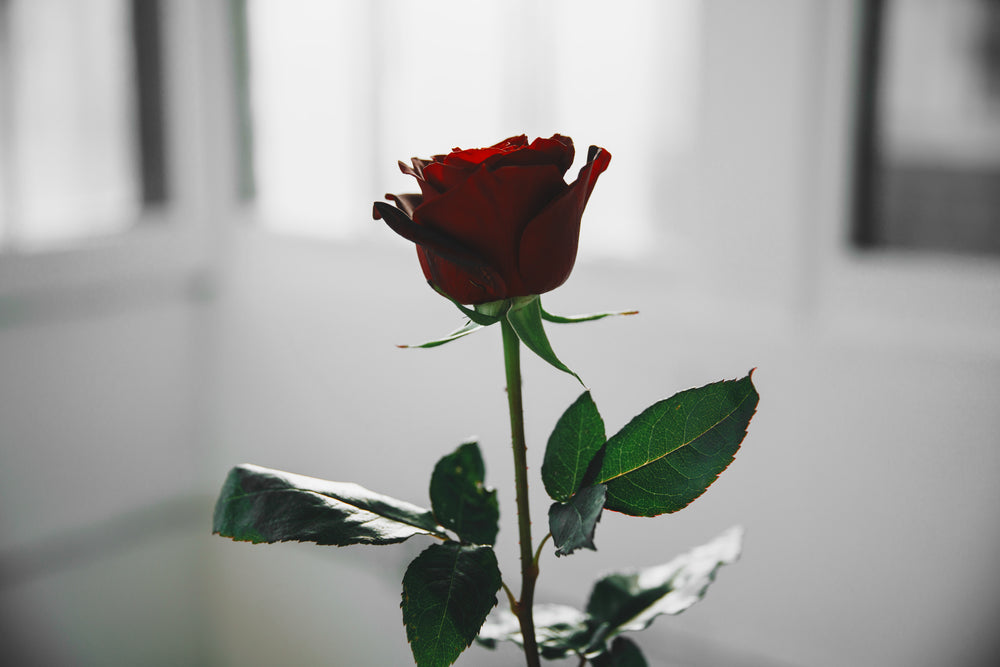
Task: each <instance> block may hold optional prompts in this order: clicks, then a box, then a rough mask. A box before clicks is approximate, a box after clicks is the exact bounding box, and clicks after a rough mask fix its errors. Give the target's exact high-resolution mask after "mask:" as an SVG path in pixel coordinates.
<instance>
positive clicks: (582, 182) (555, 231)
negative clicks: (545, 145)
mask: <svg viewBox="0 0 1000 667" xmlns="http://www.w3.org/2000/svg"><path fill="white" fill-rule="evenodd" d="M587 158H588V161H587V164H586V165H584V166H583V168H582V169H580V174H579V176H577V179H576V181H574V182H573V183H572V184H571V185H570V186H569V188H568V189H567V190H566V192H564V193H563V194H562V196H561V197H559V198H558V199H556V200H555V201H553V202H552V203H551V204H549V206H547V207H546V208H545V210H544V211H542V212H541V213H540V214H539V215H538V216H537V217H535V219H534V220H532V221H531V223H530V224H529V225H528V226H527V227H526V228H525V230H524V234H522V235H521V242H520V246H519V253H518V262H519V264H518V270H519V273H520V276H521V280H522V281H523V284H524V286H525V287H526V288H527V289H528V290H529V294H542V293H544V292H548V291H550V290H553V289H555V288H556V287H559V286H560V285H562V284H563V283H564V282H566V279H567V278H569V274H570V273H571V272H572V271H573V264H574V263H575V262H576V250H577V244H578V243H579V240H580V218H581V217H582V216H583V209H584V208H585V207H586V206H587V200H588V199H589V198H590V193H591V192H593V190H594V186H595V185H596V184H597V177H598V176H600V175H601V173H603V172H604V170H605V169H607V168H608V163H609V162H610V161H611V154H610V153H608V152H607V151H606V150H604V149H603V148H598V147H597V146H591V147H590V151H589V152H588V156H587Z"/></svg>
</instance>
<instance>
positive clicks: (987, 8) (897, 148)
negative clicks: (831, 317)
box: [854, 0, 1000, 255]
mask: <svg viewBox="0 0 1000 667" xmlns="http://www.w3.org/2000/svg"><path fill="white" fill-rule="evenodd" d="M866 8H867V13H866V19H867V25H866V34H865V35H864V38H863V47H862V48H863V49H864V54H863V68H864V69H863V71H862V79H861V85H862V90H863V96H862V105H861V117H860V119H859V120H860V122H859V126H858V127H859V131H860V134H859V143H858V150H857V158H858V161H857V172H856V175H857V179H856V184H855V192H856V202H855V207H856V210H855V228H854V238H855V241H856V243H857V244H858V245H860V246H861V247H876V248H899V249H907V250H921V251H947V252H956V253H977V254H991V255H1000V3H997V2H995V1H994V0H878V1H877V2H875V1H873V2H870V3H867V4H866Z"/></svg>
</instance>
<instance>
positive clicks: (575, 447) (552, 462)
mask: <svg viewBox="0 0 1000 667" xmlns="http://www.w3.org/2000/svg"><path fill="white" fill-rule="evenodd" d="M605 440H607V437H606V436H605V435H604V420H603V419H601V413H600V412H598V411H597V405H596V404H595V403H594V399H593V398H592V397H591V396H590V392H589V391H585V392H583V393H582V394H580V397H579V398H577V399H576V400H575V401H574V402H573V404H572V405H570V406H569V407H568V408H566V411H565V412H564V413H563V414H562V416H561V417H559V421H557V422H556V427H555V429H553V431H552V435H551V436H549V442H548V444H547V445H546V447H545V458H544V460H543V461H542V483H543V484H544V485H545V490H546V491H547V492H548V494H549V497H550V498H552V500H557V501H559V502H566V501H567V500H569V499H570V497H571V496H572V495H573V494H574V493H576V492H577V491H578V490H579V489H580V486H581V483H582V481H583V478H584V474H585V473H586V472H587V466H588V465H589V464H590V462H591V460H592V459H593V458H594V455H595V454H597V452H598V451H600V449H601V447H602V446H603V445H604V442H605Z"/></svg>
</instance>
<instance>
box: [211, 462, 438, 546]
mask: <svg viewBox="0 0 1000 667" xmlns="http://www.w3.org/2000/svg"><path fill="white" fill-rule="evenodd" d="M212 531H213V532H215V533H219V534H220V535H222V536H224V537H231V538H233V539H234V540H238V541H241V542H254V543H259V542H287V541H290V540H294V541H299V542H315V543H317V544H324V545H326V544H332V545H337V546H345V545H348V544H393V543H395V542H402V541H403V540H405V539H407V538H409V537H413V536H414V535H434V536H437V537H440V538H442V539H447V533H445V530H444V528H443V527H442V526H439V525H438V523H437V522H436V521H435V520H434V516H433V514H431V512H430V511H429V510H426V509H423V508H421V507H417V506H416V505H411V504H410V503H407V502H404V501H402V500H396V499H395V498H390V497H388V496H383V495H381V494H378V493H375V492H374V491H369V490H368V489H366V488H364V487H362V486H358V485H357V484H351V483H347V482H330V481H327V480H323V479H316V478H314V477H306V476H304V475H295V474H293V473H288V472H282V471H280V470H272V469H270V468H262V467H260V466H255V465H248V464H245V465H240V466H236V467H235V468H233V469H232V470H230V471H229V475H228V476H227V477H226V481H225V483H224V484H223V487H222V491H221V493H220V494H219V499H218V501H217V502H216V505H215V515H214V518H213V523H212Z"/></svg>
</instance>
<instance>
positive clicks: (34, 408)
mask: <svg viewBox="0 0 1000 667" xmlns="http://www.w3.org/2000/svg"><path fill="white" fill-rule="evenodd" d="M554 132H560V133H563V134H567V135H570V136H572V137H573V138H574V139H575V140H576V143H577V148H578V153H580V154H583V155H585V152H586V151H585V149H586V147H587V145H588V144H598V145H601V146H604V147H606V148H607V149H609V150H610V152H611V153H612V154H613V156H614V157H613V160H612V163H611V167H610V168H609V170H608V171H607V173H605V174H604V175H603V176H602V177H601V180H600V183H599V185H598V187H597V188H596V190H595V192H594V195H593V197H592V199H591V202H590V204H589V206H588V210H587V213H586V215H585V216H584V225H583V232H582V239H581V251H580V257H579V261H578V263H577V268H576V270H575V272H574V275H573V276H572V277H571V279H570V280H569V282H568V283H567V284H566V285H565V286H563V287H562V288H560V289H559V290H557V291H556V292H553V293H552V294H550V295H547V296H546V297H545V303H546V307H547V309H549V310H550V311H552V312H558V313H567V314H569V313H579V312H588V311H595V310H605V309H628V308H638V309H639V310H641V311H642V312H641V315H640V316H639V317H635V318H627V319H622V320H612V321H607V320H605V321H601V322H597V323H592V324H588V325H579V326H576V327H565V328H559V327H555V326H553V327H551V328H550V337H551V339H552V341H553V344H554V346H555V348H556V349H557V350H558V352H559V355H560V356H561V357H562V358H563V359H564V360H566V361H567V362H568V363H569V364H570V365H571V366H572V367H574V368H575V369H576V370H577V371H578V372H579V373H580V374H581V375H582V376H583V378H584V379H585V380H586V381H587V384H588V385H589V386H590V388H591V389H592V391H593V394H594V397H595V399H596V400H597V403H598V405H599V406H600V408H601V411H602V413H603V415H604V418H605V421H606V423H607V425H608V429H609V431H610V432H614V431H615V430H617V429H618V428H620V427H621V426H622V425H623V424H624V423H625V422H627V421H628V420H629V419H630V418H631V417H632V416H633V415H634V414H636V413H637V412H639V411H640V410H641V409H642V408H644V407H645V406H647V405H649V404H651V403H653V402H655V401H656V400H659V399H660V398H664V397H666V396H669V395H671V394H673V393H675V392H676V391H679V390H681V389H685V388H688V387H693V386H700V385H703V384H706V383H708V382H710V381H714V380H717V379H723V378H736V377H741V376H742V375H743V374H745V373H746V372H747V370H748V369H750V368H752V367H756V368H757V371H756V373H755V375H754V380H755V382H756V384H757V386H758V389H759V391H760V394H761V401H760V406H759V409H758V413H757V416H756V417H755V418H754V421H753V423H752V424H751V428H750V435H749V436H748V438H747V440H746V441H745V443H744V446H743V449H742V450H741V452H740V453H739V454H738V456H737V459H736V461H735V462H734V464H733V465H732V466H731V467H730V468H729V470H728V471H727V472H726V474H725V475H723V476H722V477H721V478H720V480H719V481H718V482H717V483H716V484H715V485H714V486H713V487H712V488H711V489H710V490H709V491H708V492H707V493H706V494H705V496H703V497H702V498H700V499H699V500H697V501H696V502H695V503H694V504H693V505H691V506H690V507H689V508H687V509H686V510H685V511H683V512H680V513H678V514H675V515H669V516H663V517H659V518H656V519H634V518H629V517H624V516H621V515H616V514H611V513H608V514H606V515H605V516H604V518H603V520H602V522H601V524H600V525H599V527H598V531H597V545H598V548H599V551H597V552H596V553H593V552H584V553H578V554H574V555H573V556H572V557H570V558H564V559H559V560H558V561H557V560H556V559H555V558H554V557H553V556H552V555H551V551H550V552H549V553H548V554H547V555H545V556H543V558H542V561H541V569H542V576H541V578H540V580H539V593H538V598H539V600H540V601H544V602H556V603H563V604H571V605H577V606H582V605H583V604H584V603H585V601H586V596H587V594H588V592H589V590H590V585H591V582H592V581H593V580H594V579H595V578H597V577H598V576H600V575H601V574H604V573H606V572H608V571H612V570H621V569H627V568H629V567H632V566H646V565H654V564H659V563H663V562H666V561H667V560H669V559H671V558H672V557H673V556H675V555H676V554H678V553H681V552H683V551H686V550H687V549H689V548H691V547H693V546H695V545H698V544H701V543H703V542H706V541H708V540H709V539H711V538H712V537H714V536H715V535H716V534H718V533H720V532H721V531H723V530H724V529H726V528H728V527H729V526H731V525H734V524H742V525H743V526H745V528H746V531H747V533H746V544H745V549H744V556H743V558H742V560H741V561H740V562H739V563H738V564H736V565H734V566H732V567H729V568H726V569H724V570H723V571H722V572H721V573H720V575H719V578H718V581H717V582H716V584H715V585H714V586H713V588H712V589H711V590H710V591H709V594H708V596H707V597H706V599H705V600H704V601H703V602H702V603H700V604H699V605H697V606H696V607H694V608H692V609H691V610H689V611H688V612H686V613H684V614H682V615H680V616H677V617H661V618H660V619H658V620H657V621H656V622H655V624H654V625H653V626H652V627H651V628H650V629H649V630H647V631H646V632H644V633H642V634H641V635H637V636H636V639H637V641H638V643H639V644H640V646H641V647H642V649H643V651H644V652H645V654H646V656H647V658H648V660H649V661H650V664H651V665H670V666H679V667H680V666H683V667H709V666H723V667H726V666H732V667H793V666H795V667H841V666H843V665H872V666H884V667H914V666H927V667H932V666H933V667H937V666H940V665H949V666H969V667H974V666H979V665H982V666H984V667H985V666H987V665H991V666H992V665H994V664H997V662H998V660H1000V640H998V639H997V634H996V627H997V624H998V622H1000V584H998V582H997V578H996V563H997V562H998V558H1000V522H998V517H997V515H998V510H1000V484H998V477H1000V407H998V406H1000V3H998V2H996V1H995V0H871V1H868V2H854V1H841V0H752V1H750V2H747V1H746V0H701V1H697V0H669V1H666V2H665V1H663V0H618V1H617V2H614V3H611V2H596V1H592V0H586V1H581V0H547V1H546V2H535V1H533V0H506V1H505V2H493V1H491V2H464V1H458V0H448V1H441V0H428V1H425V2H420V3H416V2H405V1H404V0H364V1H362V0H336V1H335V0H326V1H322V0H285V1H283V2H276V1H268V0H234V1H232V2H230V1H226V0H211V1H209V0H201V1H199V0H169V1H164V0H160V1H156V0H0V647H2V648H0V655H2V656H3V661H4V662H5V663H6V664H12V665H181V664H184V665H237V664H239V665H276V664H281V665H319V664H328V665H337V666H352V665H404V664H410V663H411V659H410V654H409V649H408V647H407V646H406V642H405V635H404V632H403V628H402V624H401V619H400V612H399V609H398V604H399V581H400V579H401V577H402V572H403V569H404V568H405V566H406V563H407V562H408V561H409V560H410V559H411V558H413V556H415V555H416V553H418V552H419V551H420V550H422V549H423V548H424V547H425V546H426V542H424V541H421V540H420V539H417V538H415V539H413V540H411V541H409V542H407V543H405V544H402V545H398V546H395V547H384V548H366V547H349V548H343V549H336V548H319V547H315V546H310V545H298V544H295V545H290V544H285V545H273V546H270V545H268V546H250V545H246V544H236V543H233V542H231V541H229V540H225V539H221V538H219V537H213V536H211V535H210V526H211V512H212V507H213V504H214V498H215V494H216V493H217V491H218V489H219V487H220V485H221V483H222V480H223V478H224V476H225V474H226V472H227V470H228V469H229V467H231V466H232V465H234V464H236V463H240V462H254V463H258V464H260V465H265V466H270V467H276V468H282V469H286V470H290V471H294V472H300V473H304V474H308V475H312V476H317V477H324V478H329V479H336V480H346V481H355V482H358V483H360V484H362V485H365V486H368V487H369V488H372V489H375V490H378V491H381V492H383V493H387V494H390V495H393V496H396V497H399V498H403V499H406V500H408V501H411V502H414V503H417V504H420V505H426V504H427V502H428V501H427V482H428V479H429V475H430V472H431V469H432V467H433V464H434V462H435V461H436V460H437V458H438V457H439V456H441V455H443V454H444V453H446V452H449V451H451V450H452V449H454V447H456V446H457V445H458V444H460V443H461V442H463V440H464V439H465V438H467V437H469V436H478V437H479V439H480V442H481V445H482V447H483V450H484V456H485V458H486V464H487V475H488V480H489V481H490V483H492V484H494V485H496V486H497V487H498V488H499V492H500V503H501V508H502V510H503V512H504V517H505V519H504V523H503V524H502V529H501V533H500V538H499V542H498V546H497V551H498V555H499V558H500V562H501V567H502V568H503V569H504V570H505V571H507V572H513V571H515V570H516V568H517V551H516V550H517V540H516V536H515V534H514V533H515V531H514V530H513V527H512V526H513V524H512V517H513V505H514V502H513V494H512V492H511V490H510V489H509V487H510V486H511V479H512V463H511V461H510V454H509V446H508V443H509V433H508V430H507V425H506V416H505V409H506V408H505V397H504V392H503V387H504V380H503V369H502V362H501V358H500V341H499V333H498V332H496V331H493V330H488V331H486V332H482V333H480V334H478V335H476V336H472V337H470V338H467V339H464V340H463V341H461V342H458V343H455V344H452V345H449V346H447V347H445V348H441V349H436V350H399V349H396V347H395V345H396V344H398V343H413V342H421V341H423V340H427V339H430V338H434V337H437V336H438V335H441V334H444V333H446V332H448V331H450V330H452V329H453V328H455V327H456V326H458V325H459V324H460V323H461V317H460V315H459V313H458V312H457V311H455V310H454V308H453V307H452V306H450V304H448V303H447V302H445V301H444V300H443V299H441V298H439V297H438V296H437V295H435V294H434V293H433V292H432V291H431V290H429V289H428V288H427V287H426V285H425V284H424V283H423V278H422V276H421V274H420V272H419V268H418V265H417V261H416V259H415V257H414V253H413V249H412V247H411V245H410V244H409V243H408V242H406V241H403V240H402V239H400V238H398V237H396V236H395V235H394V234H392V233H391V232H389V231H388V230H387V229H385V228H384V226H383V225H382V224H381V223H375V222H373V221H372V220H371V202H372V201H373V200H376V199H380V198H381V197H382V195H383V193H385V192H405V191H413V190H414V189H415V188H414V186H413V184H412V182H408V181H410V179H408V178H407V177H404V176H403V175H402V174H400V173H399V172H398V170H397V169H396V160H397V159H403V160H407V159H408V158H409V157H411V156H424V157H427V156H430V155H432V154H436V153H441V152H446V151H447V150H449V149H451V148H452V147H454V146H462V147H466V148H468V147H475V146H482V145H488V144H492V143H494V142H496V141H499V140H500V139H503V138H505V137H508V136H511V135H515V134H520V133H526V134H528V135H529V137H534V136H539V135H540V136H549V135H551V134H552V133H554ZM581 162H582V160H579V159H578V162H577V164H576V165H575V166H574V167H573V168H572V170H571V174H575V172H576V170H577V169H578V168H579V165H580V163H581ZM524 389H525V397H526V404H527V410H528V414H527V430H528V440H529V463H530V465H531V467H532V469H533V470H538V467H539V465H540V463H541V457H542V451H543V445H544V442H545V439H546V438H547V436H548V433H549V431H550V429H551V428H552V426H553V425H554V423H555V421H556V419H557V418H558V416H559V414H561V412H562V410H563V409H564V408H565V407H566V406H567V405H568V404H569V403H570V402H571V401H572V400H573V399H574V398H575V397H576V395H577V394H578V392H579V386H578V385H577V384H575V383H574V382H573V381H572V380H571V379H570V378H568V376H564V375H561V374H558V373H556V372H553V371H552V370H551V369H550V368H548V367H546V366H544V365H543V364H542V363H541V362H539V361H537V360H535V359H534V358H526V359H525V388H524ZM533 479H534V483H535V486H534V488H533V494H532V506H533V511H534V513H535V517H536V521H535V527H536V534H538V537H541V534H540V533H544V530H543V529H542V525H543V520H542V519H541V517H544V515H545V512H546V509H547V499H546V498H545V496H544V492H543V491H542V488H541V485H540V484H539V483H538V479H537V477H534V478H533ZM508 576H509V575H508ZM518 660H519V659H518V657H517V652H516V650H510V649H509V647H508V649H505V650H501V651H498V652H496V653H491V652H488V651H485V650H483V649H479V648H475V647H474V648H473V649H471V650H469V651H468V652H466V653H465V654H464V655H463V656H462V657H461V658H460V659H459V661H458V663H457V664H459V665H470V666H473V665H483V666H487V667H490V666H493V665H497V666H499V665H511V664H518ZM566 664H576V663H575V662H573V661H566Z"/></svg>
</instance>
